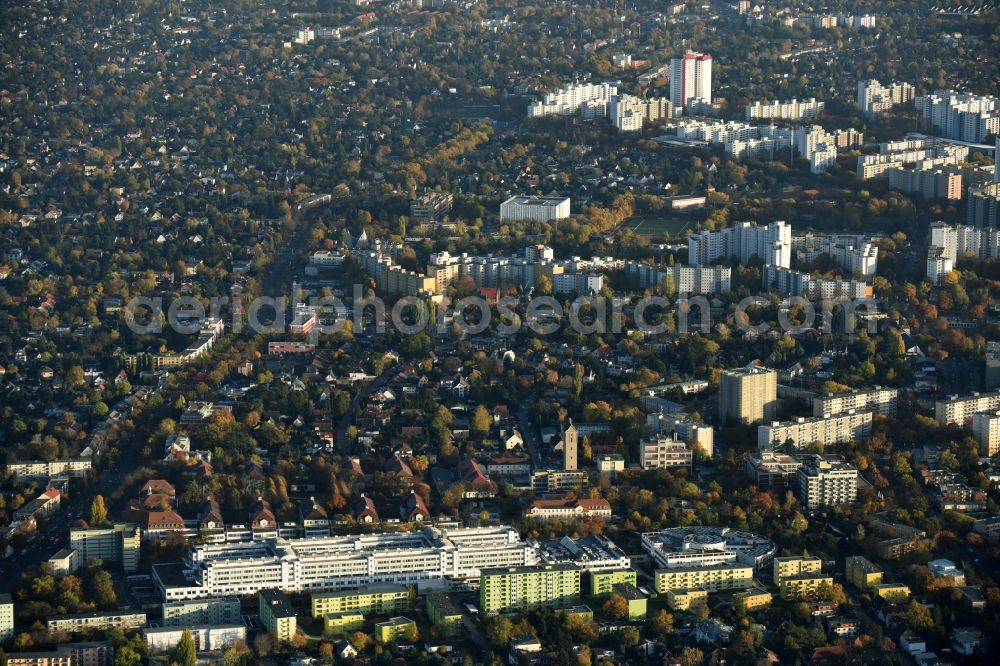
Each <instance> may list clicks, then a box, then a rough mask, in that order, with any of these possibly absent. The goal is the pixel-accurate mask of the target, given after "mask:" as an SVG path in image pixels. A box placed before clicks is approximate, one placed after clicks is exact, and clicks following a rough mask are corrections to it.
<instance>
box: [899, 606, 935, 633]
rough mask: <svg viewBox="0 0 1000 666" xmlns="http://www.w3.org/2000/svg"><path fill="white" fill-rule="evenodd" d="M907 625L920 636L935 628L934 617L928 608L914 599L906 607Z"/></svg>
mask: <svg viewBox="0 0 1000 666" xmlns="http://www.w3.org/2000/svg"><path fill="white" fill-rule="evenodd" d="M906 624H908V625H909V626H910V629H913V631H915V632H917V633H918V634H919V633H923V632H926V631H929V630H930V629H932V628H933V627H934V616H933V615H931V611H930V609H929V608H927V606H924V605H923V604H922V603H920V602H919V601H917V600H916V599H914V600H912V601H910V605H909V606H907V607H906Z"/></svg>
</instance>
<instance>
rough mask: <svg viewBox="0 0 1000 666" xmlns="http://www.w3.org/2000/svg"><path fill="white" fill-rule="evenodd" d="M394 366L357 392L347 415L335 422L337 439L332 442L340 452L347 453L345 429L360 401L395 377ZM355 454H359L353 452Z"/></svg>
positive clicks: (349, 423)
mask: <svg viewBox="0 0 1000 666" xmlns="http://www.w3.org/2000/svg"><path fill="white" fill-rule="evenodd" d="M395 374H396V366H395V365H391V366H389V367H388V368H386V369H385V370H383V371H382V374H381V375H379V376H378V377H376V378H375V379H374V380H373V381H372V383H371V384H369V385H368V386H366V387H365V388H364V390H362V391H360V392H358V393H357V394H356V395H355V396H354V398H352V399H351V407H350V409H348V410H347V413H346V414H344V415H343V416H341V417H340V421H338V422H337V438H336V439H335V440H334V444H336V445H337V446H338V447H339V448H340V450H341V451H342V452H344V453H349V452H350V451H348V448H347V428H348V426H350V425H351V421H353V420H354V417H355V415H356V414H357V411H358V408H359V407H360V406H361V403H362V401H364V400H366V399H367V398H368V396H370V395H371V394H372V393H374V392H375V391H378V390H379V389H381V388H382V387H383V386H385V385H386V384H387V383H388V382H389V380H390V379H391V378H392V377H393V376H395ZM355 453H359V452H358V451H355Z"/></svg>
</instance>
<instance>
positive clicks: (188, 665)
mask: <svg viewBox="0 0 1000 666" xmlns="http://www.w3.org/2000/svg"><path fill="white" fill-rule="evenodd" d="M171 659H172V660H173V661H176V662H177V663H178V664H180V666H195V664H197V663H198V653H197V651H196V650H195V647H194V636H193V635H192V634H191V630H190V629H185V630H184V633H182V634H181V640H180V641H179V642H178V643H177V647H175V648H174V651H173V654H172V655H171Z"/></svg>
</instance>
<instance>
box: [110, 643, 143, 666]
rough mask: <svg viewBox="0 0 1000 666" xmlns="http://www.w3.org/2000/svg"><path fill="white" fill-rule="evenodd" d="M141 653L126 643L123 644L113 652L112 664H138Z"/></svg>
mask: <svg viewBox="0 0 1000 666" xmlns="http://www.w3.org/2000/svg"><path fill="white" fill-rule="evenodd" d="M140 664H142V655H141V654H139V653H138V652H136V651H135V650H134V649H132V648H131V647H130V646H128V645H123V646H122V647H120V648H118V650H117V651H116V652H115V662H114V666H140Z"/></svg>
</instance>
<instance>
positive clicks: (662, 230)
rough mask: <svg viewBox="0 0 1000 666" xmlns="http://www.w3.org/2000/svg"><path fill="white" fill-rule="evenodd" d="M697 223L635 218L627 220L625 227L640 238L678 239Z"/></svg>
mask: <svg viewBox="0 0 1000 666" xmlns="http://www.w3.org/2000/svg"><path fill="white" fill-rule="evenodd" d="M696 223H697V222H696V221H695V220H691V219H681V218H676V217H633V218H631V219H628V220H625V225H624V226H625V227H627V228H629V229H631V230H632V231H634V232H635V233H637V234H639V235H640V236H664V237H676V236H680V235H681V234H683V233H684V230H685V229H687V228H688V227H689V226H693V225H695V224H696Z"/></svg>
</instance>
